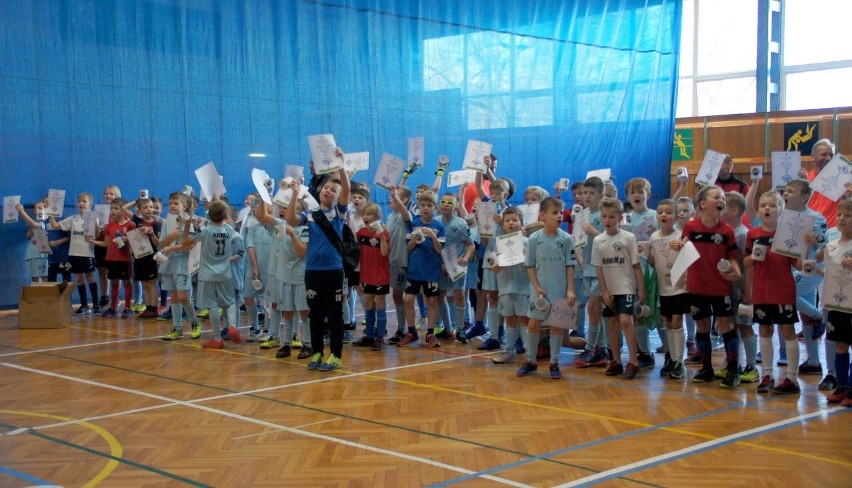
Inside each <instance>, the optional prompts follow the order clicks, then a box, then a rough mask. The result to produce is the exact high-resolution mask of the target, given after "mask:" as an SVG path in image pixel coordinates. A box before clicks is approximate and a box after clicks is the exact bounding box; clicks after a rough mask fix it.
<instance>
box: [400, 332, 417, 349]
mask: <svg viewBox="0 0 852 488" xmlns="http://www.w3.org/2000/svg"><path fill="white" fill-rule="evenodd" d="M418 340H420V337H418V336H416V335H414V334H412V333H410V332H409V333H408V334H405V337H403V338H402V340H401V341H399V342H397V343H396V345H397V346H399V347H405V346H407V345H409V344H411V343H412V342H417V341H418Z"/></svg>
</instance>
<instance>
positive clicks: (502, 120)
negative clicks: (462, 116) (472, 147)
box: [467, 96, 512, 130]
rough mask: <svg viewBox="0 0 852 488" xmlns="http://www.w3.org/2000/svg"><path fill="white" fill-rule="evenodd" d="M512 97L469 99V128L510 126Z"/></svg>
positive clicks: (503, 127) (502, 127)
mask: <svg viewBox="0 0 852 488" xmlns="http://www.w3.org/2000/svg"><path fill="white" fill-rule="evenodd" d="M511 103H512V102H511V98H510V97H508V96H494V97H477V98H469V99H468V100H467V128H468V129H469V130H478V129H505V128H506V127H508V121H509V109H510V108H511V105H510V104H511Z"/></svg>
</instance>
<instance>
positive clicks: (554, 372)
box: [550, 363, 562, 380]
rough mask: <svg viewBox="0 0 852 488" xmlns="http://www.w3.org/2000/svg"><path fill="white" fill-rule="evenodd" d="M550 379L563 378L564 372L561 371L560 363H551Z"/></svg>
mask: <svg viewBox="0 0 852 488" xmlns="http://www.w3.org/2000/svg"><path fill="white" fill-rule="evenodd" d="M550 379H552V380H561V379H562V372H561V371H559V363H550Z"/></svg>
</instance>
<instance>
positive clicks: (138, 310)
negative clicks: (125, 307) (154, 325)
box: [130, 303, 148, 313]
mask: <svg viewBox="0 0 852 488" xmlns="http://www.w3.org/2000/svg"><path fill="white" fill-rule="evenodd" d="M147 309H148V307H147V306H146V305H145V304H144V303H134V304H133V305H131V306H130V310H132V311H133V312H136V313H142V312H144V311H145V310H147Z"/></svg>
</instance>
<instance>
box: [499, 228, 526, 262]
mask: <svg viewBox="0 0 852 488" xmlns="http://www.w3.org/2000/svg"><path fill="white" fill-rule="evenodd" d="M524 257H525V256H524V238H523V236H522V235H521V233H520V232H512V233H511V234H503V235H502V236H498V237H497V265H498V266H505V267H508V266H514V265H516V264H520V263H523V262H524Z"/></svg>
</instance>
